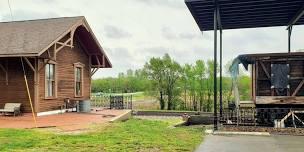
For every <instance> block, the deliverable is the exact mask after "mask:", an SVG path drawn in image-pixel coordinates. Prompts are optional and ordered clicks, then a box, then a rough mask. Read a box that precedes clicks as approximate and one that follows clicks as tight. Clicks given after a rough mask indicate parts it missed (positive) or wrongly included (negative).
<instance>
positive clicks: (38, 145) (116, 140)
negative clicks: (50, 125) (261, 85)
mask: <svg viewBox="0 0 304 152" xmlns="http://www.w3.org/2000/svg"><path fill="white" fill-rule="evenodd" d="M177 121H178V120H176V119H166V120H141V119H135V118H133V119H130V120H128V121H126V122H117V123H110V124H107V125H96V126H94V127H93V131H90V132H87V133H80V134H58V133H54V132H51V131H47V130H45V129H0V151H10V152H11V151H27V152H30V151H35V152H36V151H69V152H72V151H83V152H87V151H90V152H91V151H98V152H100V151H192V150H193V149H194V148H195V147H196V146H197V145H198V144H199V143H200V142H201V141H202V138H203V128H202V127H179V128H171V127H168V126H170V125H172V124H173V123H176V122H177Z"/></svg>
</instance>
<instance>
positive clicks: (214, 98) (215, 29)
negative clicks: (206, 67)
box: [213, 0, 218, 130]
mask: <svg viewBox="0 0 304 152" xmlns="http://www.w3.org/2000/svg"><path fill="white" fill-rule="evenodd" d="M214 2H215V7H214V59H213V64H214V67H213V100H214V107H213V108H214V120H213V121H214V122H213V123H214V130H217V73H216V72H217V5H218V4H217V0H214Z"/></svg>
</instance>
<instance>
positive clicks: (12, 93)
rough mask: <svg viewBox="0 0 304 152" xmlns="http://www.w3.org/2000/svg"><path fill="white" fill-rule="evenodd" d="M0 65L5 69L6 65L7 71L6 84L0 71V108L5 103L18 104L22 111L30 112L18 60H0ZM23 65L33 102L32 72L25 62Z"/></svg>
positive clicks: (4, 77) (3, 74)
mask: <svg viewBox="0 0 304 152" xmlns="http://www.w3.org/2000/svg"><path fill="white" fill-rule="evenodd" d="M31 61H33V60H31ZM0 64H2V65H3V66H4V67H5V68H6V64H7V69H8V83H6V76H5V72H4V71H3V70H1V69H0V108H3V106H4V104H5V103H8V102H18V103H22V107H21V110H22V111H31V107H30V103H29V98H28V95H27V92H26V86H25V81H24V77H23V70H22V65H21V61H20V58H0ZM24 65H25V70H26V75H27V78H28V84H29V89H30V94H31V97H32V101H34V72H33V71H32V70H31V69H30V67H29V66H28V65H27V64H26V63H25V62H24Z"/></svg>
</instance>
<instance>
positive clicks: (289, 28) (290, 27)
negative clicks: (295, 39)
mask: <svg viewBox="0 0 304 152" xmlns="http://www.w3.org/2000/svg"><path fill="white" fill-rule="evenodd" d="M291 32H292V26H289V27H288V53H290V38H291Z"/></svg>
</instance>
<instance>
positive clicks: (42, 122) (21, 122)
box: [0, 109, 125, 131]
mask: <svg viewBox="0 0 304 152" xmlns="http://www.w3.org/2000/svg"><path fill="white" fill-rule="evenodd" d="M124 112H125V110H108V109H105V110H101V111H98V112H91V113H75V112H70V113H64V114H56V115H48V116H40V117H37V125H38V127H41V128H44V127H46V128H47V127H57V128H59V129H62V130H65V131H72V130H82V129H87V128H88V127H89V125H90V124H94V123H105V122H108V121H110V120H111V119H112V118H114V117H116V116H119V115H121V114H123V113H124ZM34 127H35V124H34V121H33V117H32V114H31V113H24V114H23V115H22V116H16V117H13V116H2V115H0V128H34Z"/></svg>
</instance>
